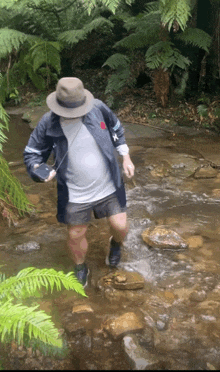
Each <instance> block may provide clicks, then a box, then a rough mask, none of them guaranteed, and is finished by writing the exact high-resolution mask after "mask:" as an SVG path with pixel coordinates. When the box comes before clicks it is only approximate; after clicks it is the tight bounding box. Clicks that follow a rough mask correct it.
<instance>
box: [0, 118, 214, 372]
mask: <svg viewBox="0 0 220 372" xmlns="http://www.w3.org/2000/svg"><path fill="white" fill-rule="evenodd" d="M30 132H31V130H30V128H29V126H28V125H27V124H26V123H24V122H23V121H22V120H21V116H17V115H12V116H11V128H10V134H9V141H8V143H7V145H6V146H5V157H6V159H7V160H8V161H10V162H18V165H14V166H13V165H11V169H12V171H13V173H14V174H15V175H16V176H17V177H18V178H19V179H20V180H21V182H22V183H23V184H24V185H25V191H26V192H27V194H28V195H29V198H30V200H31V201H32V203H34V204H35V205H36V208H37V209H38V212H37V213H34V214H33V215H32V216H30V217H25V219H21V220H19V221H18V223H17V224H16V225H15V226H11V228H6V227H5V226H1V227H0V229H1V230H0V232H1V236H0V258H1V264H3V265H5V266H4V272H5V273H6V274H7V275H13V274H16V273H17V272H18V271H19V270H21V269H22V268H24V267H28V266H35V267H38V268H45V267H48V268H50V267H53V268H55V269H57V270H63V271H64V272H68V271H69V270H72V265H71V263H70V261H69V258H68V255H67V252H66V249H65V244H66V243H65V239H66V227H65V226H62V225H61V224H58V223H57V222H56V218H55V215H56V185H55V181H53V182H51V183H48V184H37V183H34V182H33V181H31V180H30V178H29V177H28V175H27V174H26V170H25V167H24V166H23V165H22V164H21V163H19V161H22V151H23V148H24V147H25V145H26V142H27V139H28V137H29V135H30ZM125 134H126V138H127V142H128V145H129V147H130V151H131V158H132V160H133V162H134V164H135V167H136V173H135V178H134V180H133V181H131V180H127V179H125V183H126V190H127V205H128V219H129V223H130V230H129V233H128V235H127V237H126V240H125V242H124V246H123V256H122V260H121V263H120V265H119V269H121V270H124V271H127V272H137V273H139V274H140V275H141V276H142V277H143V278H144V281H145V285H144V288H142V289H136V290H115V289H114V288H111V287H109V288H107V290H106V288H102V287H100V285H99V282H100V279H101V278H103V277H105V276H106V275H109V273H111V270H110V269H109V268H108V267H106V266H105V254H106V249H107V246H108V240H109V231H108V226H107V222H106V221H105V220H100V221H97V220H95V219H93V220H92V222H91V224H90V226H89V228H88V241H89V243H90V245H89V251H88V255H87V263H88V266H89V268H90V270H91V276H90V281H89V286H88V287H87V288H86V293H87V295H88V298H86V299H81V298H79V296H77V295H76V294H74V293H68V291H62V293H56V294H54V295H52V296H51V295H48V294H46V295H44V296H42V297H41V298H39V299H37V301H38V303H39V304H40V306H41V308H42V309H44V310H45V311H46V312H47V313H48V314H50V315H52V319H53V321H54V322H55V324H56V325H57V327H59V328H61V329H64V332H66V334H67V338H68V345H69V348H70V350H71V352H70V355H69V356H68V358H66V359H65V358H64V359H63V360H59V361H56V360H55V359H54V358H52V359H50V358H49V357H43V356H42V355H41V354H39V353H38V354H36V353H34V352H33V354H32V355H31V356H27V354H25V353H23V354H22V357H19V354H18V351H14V353H13V352H12V353H11V354H10V360H8V359H7V358H6V360H4V363H5V364H6V367H8V368H6V369H10V368H12V369H48V368H49V369H73V370H75V369H82V370H84V369H98V370H99V369H106V370H111V369H121V370H124V369H130V370H131V369H137V367H138V366H139V365H141V364H138V363H139V362H138V361H137V359H138V358H137V357H136V359H135V358H133V359H132V357H131V355H130V354H129V352H128V350H127V349H126V347H125V339H124V337H125V336H126V333H124V334H123V335H122V336H121V337H118V338H114V337H113V336H112V334H111V332H108V330H107V329H106V328H105V322H106V321H108V319H111V318H112V319H113V318H114V319H117V318H119V317H120V316H122V315H123V314H124V313H131V312H132V313H134V314H136V315H137V316H138V317H139V318H140V319H141V321H142V322H143V325H144V326H143V329H142V330H141V332H134V331H131V332H130V333H129V332H128V335H130V334H132V335H133V334H134V335H135V337H136V336H137V340H136V339H132V340H133V341H134V340H136V341H134V342H136V344H135V345H136V347H137V348H140V355H142V357H140V356H139V360H140V359H141V358H142V359H144V360H145V361H146V360H147V358H148V359H149V363H148V364H147V362H146V363H145V368H144V369H147V367H146V366H148V367H149V368H148V369H170V370H172V369H186V370H192V369H193V370H197V369H207V370H210V369H212V370H213V369H219V368H220V339H219V338H220V276H219V274H220V271H219V270H220V266H219V265H220V244H219V243H220V213H219V212H220V171H219V166H220V147H219V137H218V136H217V135H214V134H212V133H211V132H209V131H207V132H206V131H193V130H189V128H187V130H186V129H185V128H181V127H174V128H171V129H170V131H165V130H164V131H163V130H161V131H159V130H153V129H152V128H151V129H149V128H147V127H144V126H137V125H136V126H135V125H132V124H128V123H127V124H126V123H125ZM201 169H202V170H207V173H206V176H204V174H205V173H199V172H202V171H201ZM152 226H163V227H166V228H169V229H172V230H173V231H175V232H177V233H178V234H180V236H181V237H182V238H183V239H185V240H187V239H190V238H192V237H196V238H197V239H200V241H202V244H197V246H194V247H189V248H186V249H175V250H174V249H164V248H163V247H160V248H153V247H150V246H147V244H146V243H145V242H144V241H143V239H142V237H141V234H142V232H143V231H144V230H145V229H146V228H148V227H152ZM29 241H35V242H37V243H39V244H40V247H41V249H40V251H36V252H32V253H22V254H21V253H20V254H18V253H17V252H16V251H15V247H16V246H17V245H18V244H23V243H26V242H29ZM81 303H83V304H87V305H88V306H91V307H92V309H93V313H92V316H91V314H90V313H89V312H88V313H86V314H84V315H83V316H81V318H80V315H79V316H78V318H77V316H75V315H74V316H75V317H76V319H75V318H73V319H72V318H71V310H72V307H73V306H74V304H81ZM67 319H69V320H68V321H67ZM71 319H72V320H71ZM71 322H72V324H77V326H74V327H75V328H74V330H70V327H69V323H71ZM74 322H75V323H74ZM67 324H68V326H67ZM132 337H133V336H132ZM134 348H135V347H134ZM20 351H21V350H20ZM16 352H17V354H16ZM143 353H145V354H143ZM146 353H148V354H146ZM143 355H144V357H143ZM147 355H148V356H147ZM152 358H153V359H152ZM152 360H153V361H152ZM59 363H60V364H59ZM135 363H136V364H135ZM3 365H4V364H3ZM139 369H143V368H139Z"/></svg>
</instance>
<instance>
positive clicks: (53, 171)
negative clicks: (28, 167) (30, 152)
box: [34, 164, 57, 182]
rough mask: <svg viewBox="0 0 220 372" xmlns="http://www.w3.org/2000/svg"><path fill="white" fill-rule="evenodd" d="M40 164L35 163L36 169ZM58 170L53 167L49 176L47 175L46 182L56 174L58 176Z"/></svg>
mask: <svg viewBox="0 0 220 372" xmlns="http://www.w3.org/2000/svg"><path fill="white" fill-rule="evenodd" d="M39 166H40V164H34V169H36V168H38V167H39ZM56 174H57V172H56V171H55V170H54V169H53V170H52V171H51V172H50V174H49V177H47V178H46V179H45V180H44V182H49V181H50V180H52V179H53V178H54V177H55V176H56Z"/></svg>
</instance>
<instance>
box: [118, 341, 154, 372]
mask: <svg viewBox="0 0 220 372" xmlns="http://www.w3.org/2000/svg"><path fill="white" fill-rule="evenodd" d="M123 347H124V351H125V353H126V355H127V357H128V360H129V362H130V364H131V367H132V369H135V370H146V369H152V368H154V369H155V368H156V367H157V368H158V367H159V360H158V359H157V358H156V357H155V356H154V355H152V354H151V353H150V352H149V351H148V350H146V349H144V348H143V347H141V346H140V344H139V342H138V338H137V336H135V335H130V334H128V335H126V336H124V337H123Z"/></svg>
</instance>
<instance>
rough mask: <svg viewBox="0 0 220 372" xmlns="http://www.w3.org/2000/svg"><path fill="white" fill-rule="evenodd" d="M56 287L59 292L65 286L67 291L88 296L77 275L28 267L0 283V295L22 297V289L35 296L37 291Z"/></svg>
mask: <svg viewBox="0 0 220 372" xmlns="http://www.w3.org/2000/svg"><path fill="white" fill-rule="evenodd" d="M54 286H55V287H56V289H57V290H58V291H60V290H61V288H62V286H64V288H65V289H67V290H74V291H76V292H77V293H79V294H81V295H82V296H86V294H85V292H84V289H83V286H82V285H81V284H80V283H79V282H78V281H77V279H76V277H75V275H74V274H73V273H72V272H70V273H68V274H64V273H63V271H58V272H57V271H56V270H54V269H36V268H34V267H28V268H26V269H23V270H21V271H20V272H19V273H18V274H17V275H16V276H12V277H10V278H8V279H6V280H5V281H4V282H2V283H0V294H1V295H4V298H9V299H10V298H11V297H12V296H14V297H18V296H20V295H21V296H22V289H23V288H25V290H26V293H25V297H26V294H28V295H29V296H31V295H33V294H34V293H35V292H36V291H37V290H40V289H41V288H42V287H45V288H46V290H48V289H49V287H50V289H51V293H52V291H53V289H54Z"/></svg>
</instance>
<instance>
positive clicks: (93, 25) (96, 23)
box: [83, 17, 114, 35]
mask: <svg viewBox="0 0 220 372" xmlns="http://www.w3.org/2000/svg"><path fill="white" fill-rule="evenodd" d="M113 26H114V25H113V23H112V22H111V21H109V20H108V19H106V18H104V17H98V18H96V19H94V20H93V21H92V22H90V23H88V24H86V25H85V26H84V27H83V30H84V31H85V33H86V35H87V33H89V32H92V31H93V30H96V29H98V28H102V29H103V28H104V27H108V28H112V27H113Z"/></svg>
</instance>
